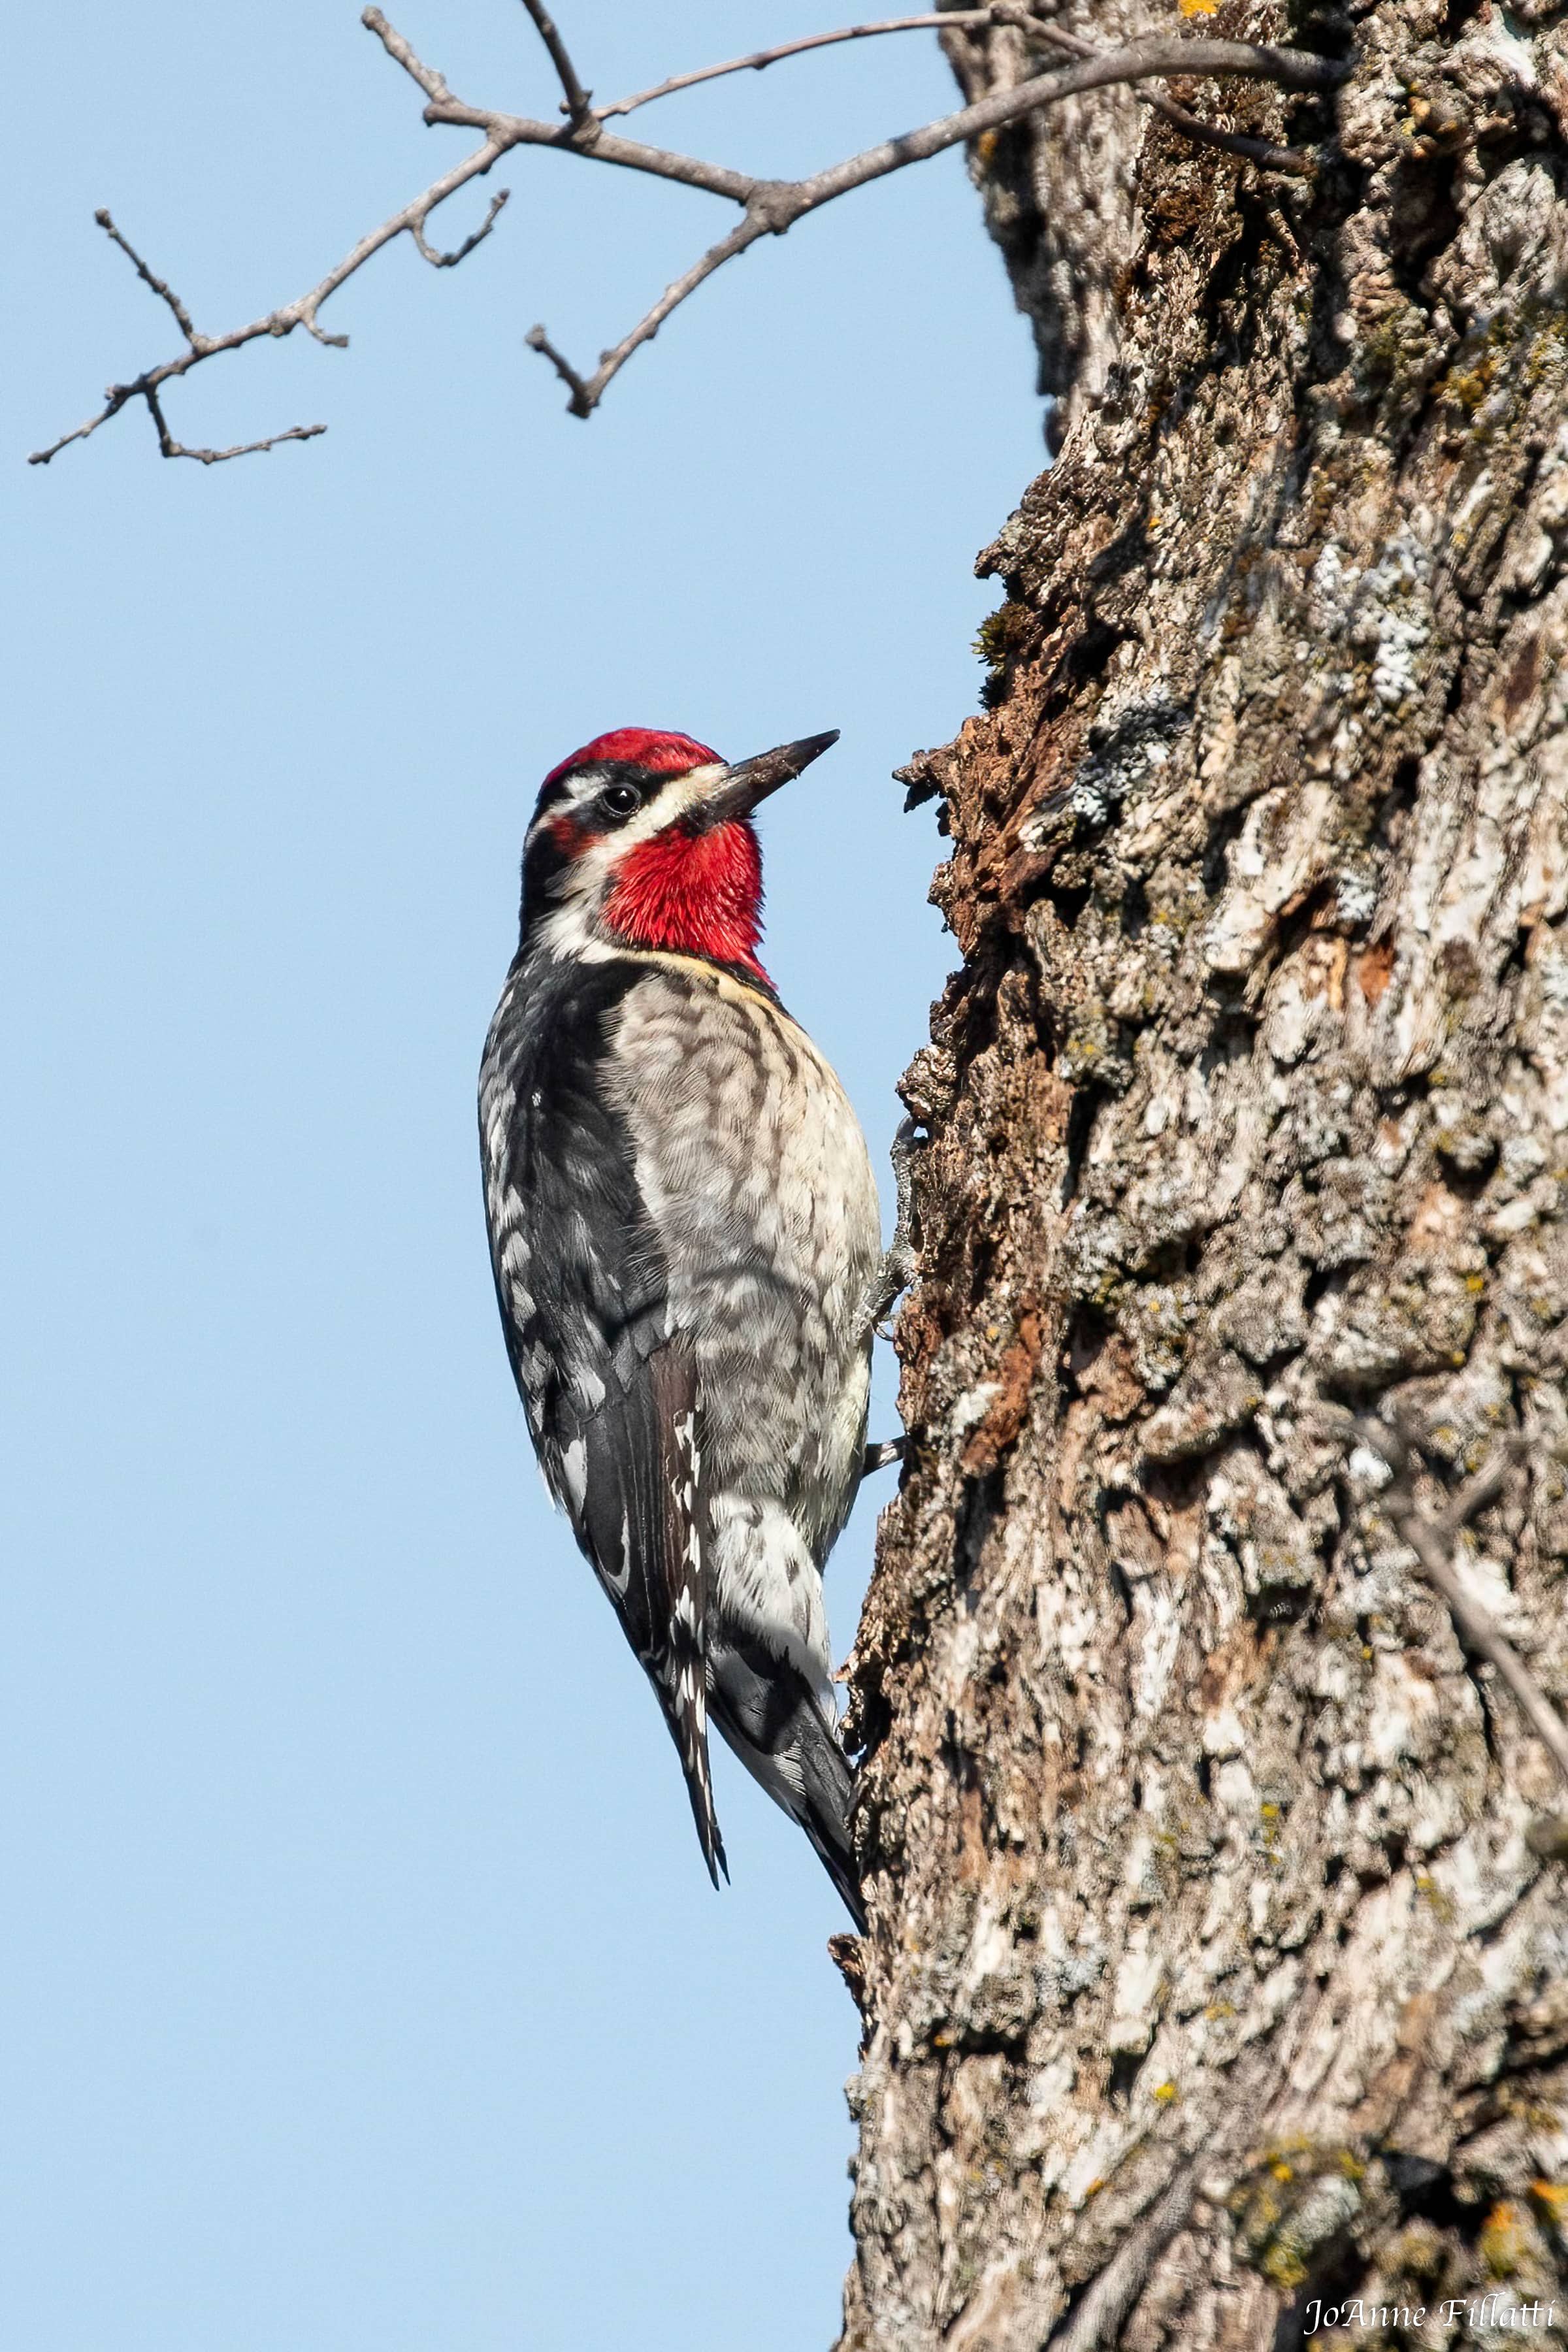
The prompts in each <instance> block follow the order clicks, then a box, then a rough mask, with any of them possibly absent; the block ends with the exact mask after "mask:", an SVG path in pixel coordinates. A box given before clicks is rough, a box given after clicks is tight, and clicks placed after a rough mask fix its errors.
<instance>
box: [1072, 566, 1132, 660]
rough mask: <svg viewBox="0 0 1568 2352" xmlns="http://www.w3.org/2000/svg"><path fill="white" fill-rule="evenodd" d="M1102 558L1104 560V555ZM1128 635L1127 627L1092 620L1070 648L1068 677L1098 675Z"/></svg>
mask: <svg viewBox="0 0 1568 2352" xmlns="http://www.w3.org/2000/svg"><path fill="white" fill-rule="evenodd" d="M1105 552H1106V553H1109V552H1110V550H1109V549H1107V550H1106V551H1105ZM1100 561H1101V562H1103V561H1104V557H1103V555H1102V556H1101V557H1100ZM1126 635H1127V632H1126V630H1125V629H1117V628H1112V626H1111V625H1110V622H1109V621H1090V623H1089V626H1088V628H1086V629H1085V631H1084V633H1083V635H1082V636H1081V637H1079V640H1078V642H1077V644H1076V645H1074V646H1070V647H1069V648H1068V655H1067V658H1066V659H1065V661H1064V662H1063V664H1062V667H1063V669H1064V670H1065V671H1066V673H1067V675H1068V677H1070V678H1072V679H1074V680H1075V681H1076V680H1078V679H1080V678H1086V677H1099V676H1100V672H1101V671H1102V670H1103V669H1104V667H1105V665H1106V663H1107V662H1108V661H1109V660H1110V656H1111V655H1112V654H1113V653H1114V652H1115V651H1116V648H1117V646H1119V645H1120V644H1121V641H1122V639H1123V638H1124V637H1125V636H1126Z"/></svg>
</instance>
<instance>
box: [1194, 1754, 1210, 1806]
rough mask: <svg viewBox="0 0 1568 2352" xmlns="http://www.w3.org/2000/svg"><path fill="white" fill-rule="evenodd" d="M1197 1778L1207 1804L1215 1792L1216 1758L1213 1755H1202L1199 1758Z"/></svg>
mask: <svg viewBox="0 0 1568 2352" xmlns="http://www.w3.org/2000/svg"><path fill="white" fill-rule="evenodd" d="M1196 1778H1197V1783H1198V1789H1199V1791H1200V1793H1201V1794H1202V1797H1203V1800H1204V1802H1205V1805H1206V1804H1207V1802H1208V1801H1209V1799H1210V1798H1211V1797H1212V1796H1213V1794H1214V1759H1213V1757H1212V1756H1200V1757H1199V1758H1198V1761H1197V1771H1196Z"/></svg>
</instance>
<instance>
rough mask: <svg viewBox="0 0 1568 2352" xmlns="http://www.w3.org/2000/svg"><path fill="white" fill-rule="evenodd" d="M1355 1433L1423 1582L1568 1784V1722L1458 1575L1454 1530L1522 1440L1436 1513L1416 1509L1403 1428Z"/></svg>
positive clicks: (1477, 1506)
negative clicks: (1379, 1474) (1378, 1473)
mask: <svg viewBox="0 0 1568 2352" xmlns="http://www.w3.org/2000/svg"><path fill="white" fill-rule="evenodd" d="M1356 1433H1357V1435H1358V1436H1360V1437H1361V1439H1362V1440H1363V1443H1364V1444H1366V1445H1368V1446H1370V1447H1371V1448H1372V1449H1373V1452H1375V1453H1377V1454H1381V1455H1382V1457H1383V1459H1384V1461H1385V1462H1386V1463H1387V1464H1388V1466H1389V1468H1390V1470H1391V1471H1392V1472H1393V1473H1394V1476H1393V1480H1392V1483H1391V1484H1390V1486H1388V1488H1387V1491H1386V1492H1385V1493H1384V1496H1382V1497H1381V1503H1382V1507H1383V1509H1384V1511H1385V1512H1386V1513H1387V1515H1388V1517H1389V1518H1390V1519H1391V1520H1392V1521H1393V1523H1394V1528H1396V1529H1397V1531H1398V1534H1399V1536H1400V1538H1401V1540H1402V1541H1403V1542H1404V1543H1405V1544H1406V1545H1407V1546H1408V1547H1409V1549H1410V1550H1411V1551H1413V1552H1414V1553H1415V1558H1416V1560H1417V1562H1418V1563H1419V1565H1420V1569H1421V1573H1422V1574H1423V1576H1425V1578H1426V1581H1427V1583H1428V1584H1429V1585H1431V1587H1432V1589H1433V1591H1435V1592H1437V1593H1439V1594H1440V1595H1441V1596H1442V1598H1443V1600H1444V1601H1447V1606H1448V1614H1449V1615H1450V1617H1452V1619H1453V1621H1454V1625H1455V1628H1456V1630H1457V1632H1458V1634H1459V1637H1460V1639H1461V1640H1462V1641H1463V1642H1464V1643H1465V1644H1466V1645H1467V1647H1468V1648H1469V1649H1471V1650H1473V1651H1474V1652H1475V1653H1476V1655H1477V1656H1478V1657H1481V1658H1485V1659H1486V1660H1487V1661H1488V1663H1489V1664H1491V1665H1493V1666H1495V1667H1496V1669H1497V1671H1498V1673H1499V1675H1500V1676H1501V1678H1502V1680H1503V1681H1504V1682H1505V1683H1506V1684H1507V1685H1508V1686H1509V1688H1510V1691H1512V1693H1513V1695H1514V1697H1515V1698H1516V1699H1517V1700H1518V1702H1519V1705H1520V1709H1521V1713H1522V1714H1523V1716H1524V1717H1525V1720H1526V1721H1527V1722H1528V1723H1529V1725H1530V1727H1531V1730H1532V1731H1533V1732H1534V1733H1535V1735H1536V1738H1538V1739H1539V1740H1540V1741H1541V1742H1542V1746H1543V1747H1544V1748H1546V1750H1547V1752H1548V1754H1549V1755H1550V1756H1551V1758H1552V1762H1553V1763H1554V1764H1555V1765H1556V1767H1557V1769H1558V1771H1559V1772H1560V1773H1561V1775H1562V1777H1563V1783H1564V1785H1565V1786H1568V1727H1564V1725H1563V1718H1562V1717H1561V1716H1560V1715H1559V1714H1558V1712H1557V1710H1556V1708H1555V1707H1554V1706H1552V1702H1551V1700H1550V1699H1549V1698H1548V1697H1547V1696H1546V1694H1545V1693H1544V1691H1542V1688H1541V1685H1539V1683H1537V1681H1536V1679H1535V1677H1534V1675H1532V1674H1531V1671H1530V1669H1529V1667H1528V1666H1527V1665H1526V1664H1525V1663H1524V1660H1523V1659H1522V1658H1521V1656H1520V1654H1519V1652H1518V1651H1517V1650H1516V1649H1515V1648H1514V1647H1513V1644H1512V1643H1510V1641H1508V1640H1507V1639H1506V1637H1505V1636H1504V1635H1503V1634H1502V1633H1500V1630H1499V1628H1498V1626H1497V1624H1496V1622H1494V1620H1493V1618H1492V1616H1491V1614H1490V1612H1489V1611H1488V1610H1486V1609H1484V1608H1483V1607H1482V1605H1481V1603H1480V1602H1479V1601H1478V1600H1477V1599H1476V1598H1475V1595H1474V1594H1473V1593H1472V1592H1471V1591H1469V1590H1468V1587H1467V1586H1466V1585H1465V1584H1464V1583H1462V1582H1461V1580H1460V1579H1459V1576H1458V1571H1457V1570H1456V1569H1455V1566H1454V1559H1453V1552H1454V1538H1455V1537H1456V1536H1457V1535H1458V1532H1459V1530H1460V1528H1463V1527H1464V1526H1465V1525H1466V1523H1467V1522H1468V1520H1470V1519H1472V1518H1474V1517H1475V1516H1476V1515H1477V1513H1478V1512H1479V1511H1483V1510H1485V1509H1486V1507H1487V1506H1488V1504H1489V1503H1491V1502H1493V1501H1495V1500H1496V1498H1497V1496H1498V1495H1499V1494H1500V1492H1501V1491H1502V1486H1503V1483H1504V1481H1505V1480H1506V1478H1507V1476H1508V1474H1509V1472H1510V1469H1512V1467H1513V1466H1514V1465H1515V1463H1516V1462H1517V1461H1518V1459H1519V1457H1520V1453H1521V1447H1522V1441H1521V1440H1515V1441H1514V1442H1513V1443H1512V1444H1502V1445H1500V1446H1499V1447H1498V1448H1497V1449H1496V1451H1495V1452H1494V1454H1493V1455H1492V1458H1491V1460H1490V1462H1489V1463H1488V1464H1487V1465H1485V1466H1484V1467H1483V1468H1482V1469H1481V1470H1480V1471H1479V1473H1478V1474H1477V1475H1476V1476H1475V1477H1473V1478H1471V1479H1469V1480H1468V1482H1467V1483H1466V1485H1464V1486H1461V1487H1460V1489H1459V1491H1458V1494H1457V1495H1456V1496H1455V1497H1454V1499H1453V1501H1452V1502H1451V1503H1450V1504H1449V1506H1448V1507H1447V1510H1446V1511H1445V1512H1444V1513H1443V1514H1442V1516H1441V1517H1433V1516H1432V1514H1431V1513H1430V1512H1428V1511H1426V1510H1423V1509H1422V1507H1421V1506H1420V1505H1419V1504H1418V1503H1417V1502H1416V1500H1415V1495H1414V1493H1413V1491H1412V1489H1411V1485H1410V1474H1409V1459H1410V1453H1411V1450H1412V1449H1411V1444H1410V1441H1409V1439H1408V1438H1407V1437H1406V1436H1405V1435H1404V1434H1403V1433H1394V1432H1391V1431H1390V1430H1389V1429H1388V1428H1387V1427H1386V1426H1385V1425H1384V1423H1381V1422H1359V1423H1356Z"/></svg>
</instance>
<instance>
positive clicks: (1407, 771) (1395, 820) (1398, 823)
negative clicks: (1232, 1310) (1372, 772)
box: [1372, 702, 1454, 849]
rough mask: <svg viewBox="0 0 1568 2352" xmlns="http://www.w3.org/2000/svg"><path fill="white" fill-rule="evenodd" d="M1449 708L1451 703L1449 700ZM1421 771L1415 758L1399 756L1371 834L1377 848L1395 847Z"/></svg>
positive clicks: (1413, 801)
mask: <svg viewBox="0 0 1568 2352" xmlns="http://www.w3.org/2000/svg"><path fill="white" fill-rule="evenodd" d="M1448 707H1449V709H1453V708H1454V705H1453V704H1452V703H1451V702H1450V704H1449V706H1448ZM1420 774H1421V762H1420V761H1419V760H1417V759H1415V758H1413V757H1410V756H1408V755H1407V756H1406V757H1405V759H1403V760H1401V761H1400V762H1399V765H1398V766H1397V767H1396V768H1395V770H1394V773H1393V775H1392V776H1391V777H1390V779H1389V784H1388V790H1387V792H1386V793H1384V796H1383V804H1382V806H1381V807H1380V808H1379V810H1378V812H1377V822H1376V823H1375V824H1374V825H1373V831H1372V837H1373V843H1374V844H1375V845H1376V846H1377V847H1378V848H1380V849H1395V848H1397V847H1398V845H1399V839H1400V835H1402V834H1403V833H1404V831H1405V817H1406V816H1407V815H1408V814H1409V812H1410V811H1411V810H1412V809H1413V808H1414V807H1415V786H1416V782H1417V780H1418V779H1419V777H1420Z"/></svg>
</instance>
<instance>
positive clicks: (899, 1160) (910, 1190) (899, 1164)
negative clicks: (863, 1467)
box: [865, 1118, 927, 1459]
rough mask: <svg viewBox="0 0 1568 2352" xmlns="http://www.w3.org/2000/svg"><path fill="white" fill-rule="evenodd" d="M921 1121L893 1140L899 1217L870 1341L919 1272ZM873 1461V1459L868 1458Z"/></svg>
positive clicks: (875, 1291) (876, 1296)
mask: <svg viewBox="0 0 1568 2352" xmlns="http://www.w3.org/2000/svg"><path fill="white" fill-rule="evenodd" d="M919 1124H920V1122H919V1121H918V1120H917V1119H913V1118H905V1119H900V1122H899V1131H898V1133H897V1134H896V1135H895V1136H894V1138H893V1148H892V1150H891V1151H890V1152H889V1155H888V1156H889V1159H890V1160H891V1161H892V1163H893V1181H894V1183H895V1185H896V1186H897V1188H898V1204H899V1205H898V1215H897V1218H896V1220H895V1222H894V1225H893V1238H892V1240H891V1242H890V1243H889V1245H888V1247H887V1249H886V1250H884V1251H883V1253H882V1262H881V1264H880V1265H879V1267H878V1269H877V1275H876V1279H875V1281H874V1282H873V1283H872V1286H871V1291H870V1296H869V1297H868V1299H867V1302H866V1308H865V1321H866V1333H867V1337H868V1338H869V1337H870V1336H871V1334H872V1333H873V1332H876V1331H879V1330H880V1329H881V1327H882V1325H883V1323H884V1322H885V1321H886V1320H887V1318H888V1317H889V1315H890V1314H891V1313H892V1311H893V1308H894V1307H896V1306H897V1305H898V1303H899V1300H900V1298H901V1297H902V1296H903V1294H904V1292H905V1291H906V1290H907V1289H908V1288H909V1286H910V1283H911V1282H912V1281H913V1280H914V1278H915V1276H916V1273H917V1272H918V1271H919V1261H918V1258H917V1256H916V1253H915V1244H914V1214H915V1210H914V1179H913V1170H914V1163H915V1159H916V1155H917V1154H918V1153H919V1152H921V1151H922V1150H924V1149H925V1144H926V1140H927V1139H926V1138H925V1137H923V1136H921V1135H920V1134H918V1133H917V1131H916V1130H917V1129H918V1127H919ZM868 1459H869V1456H868Z"/></svg>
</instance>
